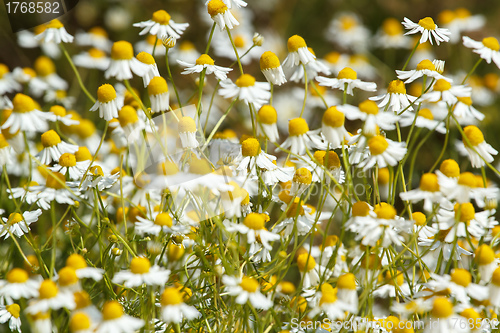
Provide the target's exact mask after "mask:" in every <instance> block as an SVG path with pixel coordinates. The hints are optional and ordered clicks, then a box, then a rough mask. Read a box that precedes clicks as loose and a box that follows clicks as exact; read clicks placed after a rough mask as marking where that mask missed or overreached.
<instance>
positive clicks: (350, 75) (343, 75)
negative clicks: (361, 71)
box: [337, 67, 358, 80]
mask: <svg viewBox="0 0 500 333" xmlns="http://www.w3.org/2000/svg"><path fill="white" fill-rule="evenodd" d="M357 78H358V73H356V71H355V70H353V69H352V68H349V67H346V68H344V69H341V70H340V72H339V74H338V75H337V79H339V80H341V79H349V80H356V79H357Z"/></svg>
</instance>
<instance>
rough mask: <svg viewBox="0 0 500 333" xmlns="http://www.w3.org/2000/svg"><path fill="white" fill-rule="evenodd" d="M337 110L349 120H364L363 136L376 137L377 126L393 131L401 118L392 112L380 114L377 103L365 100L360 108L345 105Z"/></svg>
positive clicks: (360, 104)
mask: <svg viewBox="0 0 500 333" xmlns="http://www.w3.org/2000/svg"><path fill="white" fill-rule="evenodd" d="M337 110H339V111H341V112H343V113H344V115H345V116H346V117H347V119H349V120H356V119H359V120H362V121H364V124H363V134H364V135H366V136H370V135H376V134H377V131H378V129H377V126H378V127H380V128H382V129H384V130H393V129H395V128H396V125H395V123H396V121H398V120H399V117H398V116H397V115H395V114H394V113H391V112H380V109H379V107H378V106H377V103H375V102H373V101H370V100H365V101H363V102H361V103H359V105H358V107H355V106H352V105H349V104H344V105H339V106H337Z"/></svg>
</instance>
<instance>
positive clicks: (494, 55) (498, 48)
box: [463, 36, 500, 68]
mask: <svg viewBox="0 0 500 333" xmlns="http://www.w3.org/2000/svg"><path fill="white" fill-rule="evenodd" d="M463 41H464V46H465V47H468V48H470V49H473V51H474V53H477V54H479V56H480V57H481V58H483V59H484V60H486V62H487V63H488V64H490V63H491V61H493V62H494V63H495V65H497V67H498V68H500V44H499V43H498V39H496V38H495V37H486V38H483V40H482V41H480V42H478V41H475V40H473V39H472V38H469V37H467V36H464V37H463Z"/></svg>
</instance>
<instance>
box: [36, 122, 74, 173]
mask: <svg viewBox="0 0 500 333" xmlns="http://www.w3.org/2000/svg"><path fill="white" fill-rule="evenodd" d="M41 141H42V145H43V149H42V150H41V151H40V152H39V153H38V154H37V157H38V158H39V159H40V162H41V163H42V164H45V165H48V164H50V163H52V161H59V158H61V155H62V154H64V153H70V154H73V153H75V152H76V151H77V150H78V146H77V145H73V144H69V143H66V142H64V141H62V140H61V137H60V136H59V134H57V132H56V131H54V130H49V131H47V132H45V133H43V134H42V138H41ZM75 163H76V160H75Z"/></svg>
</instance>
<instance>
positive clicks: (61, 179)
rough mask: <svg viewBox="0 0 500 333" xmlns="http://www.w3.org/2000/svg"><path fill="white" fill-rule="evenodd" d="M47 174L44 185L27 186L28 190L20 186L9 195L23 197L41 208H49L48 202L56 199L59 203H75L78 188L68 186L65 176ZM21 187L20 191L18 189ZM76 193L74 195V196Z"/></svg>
mask: <svg viewBox="0 0 500 333" xmlns="http://www.w3.org/2000/svg"><path fill="white" fill-rule="evenodd" d="M52 174H53V175H54V176H52V175H50V174H49V175H48V176H47V181H46V183H45V185H35V186H30V187H28V190H27V191H26V190H25V189H22V188H17V189H16V188H13V189H12V191H10V192H11V195H10V196H12V197H13V198H19V197H23V198H25V200H26V202H27V203H29V204H32V203H35V202H36V204H37V206H38V207H40V208H41V209H43V210H48V209H50V203H51V202H52V201H54V200H55V201H56V202H57V203H60V204H67V205H71V206H72V205H75V200H77V199H78V197H76V196H77V195H79V191H78V188H77V187H76V186H75V187H71V186H68V185H70V184H66V177H65V176H64V175H63V174H61V173H59V172H53V173H52ZM19 189H21V191H19ZM75 195H76V196H75Z"/></svg>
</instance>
